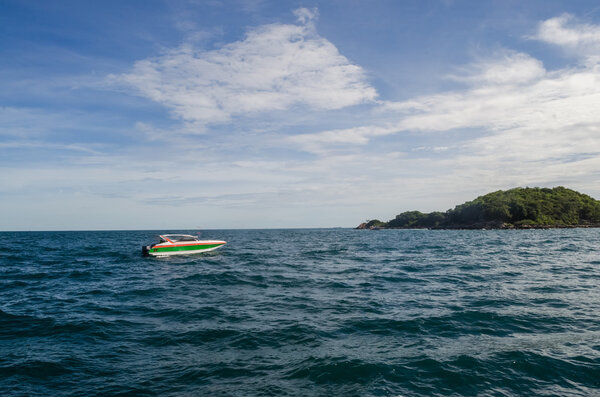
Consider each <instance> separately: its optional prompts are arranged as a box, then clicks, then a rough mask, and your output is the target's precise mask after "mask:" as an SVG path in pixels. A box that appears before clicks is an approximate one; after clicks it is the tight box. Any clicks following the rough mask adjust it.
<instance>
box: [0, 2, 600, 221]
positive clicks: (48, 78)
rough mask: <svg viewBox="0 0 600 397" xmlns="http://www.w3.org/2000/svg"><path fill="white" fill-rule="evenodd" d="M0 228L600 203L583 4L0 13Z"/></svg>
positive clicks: (8, 5)
mask: <svg viewBox="0 0 600 397" xmlns="http://www.w3.org/2000/svg"><path fill="white" fill-rule="evenodd" d="M0 59H1V62H0V87H2V89H1V90H0V167H1V168H2V170H1V174H2V178H1V179H0V181H1V182H2V183H0V204H1V205H0V230H64V229H74V230H78V229H171V228H175V229H187V228H263V227H334V226H355V225H357V224H358V223H360V222H362V221H364V220H366V219H373V218H379V219H382V220H388V219H391V218H393V217H394V216H395V215H396V214H398V213H400V212H402V211H407V210H413V209H418V210H421V211H432V210H440V211H444V210H446V209H449V208H452V207H454V206H455V205H457V204H460V203H462V202H464V201H466V200H469V199H472V198H474V197H476V196H478V195H481V194H485V193H487V192H490V191H494V190H498V189H507V188H512V187H516V186H548V187H552V186H557V185H563V186H567V187H571V188H573V189H576V190H579V191H581V192H584V193H587V194H590V195H592V196H593V197H596V198H600V184H599V183H598V182H599V176H600V172H599V171H600V157H599V153H600V111H598V110H599V109H600V6H599V5H598V3H597V2H596V1H577V2H571V1H527V2H522V1H458V0H456V1H452V0H446V1H441V0H440V1H417V0H415V1H335V0H333V1H331V0H330V1H266V0H264V1H262V0H255V1H219V0H213V1H199V0H196V1H194V0H188V1H183V0H182V1H128V2H122V1H102V2H92V1H51V2H49V1H26V0H20V1H10V0H2V1H0Z"/></svg>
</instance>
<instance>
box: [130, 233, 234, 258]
mask: <svg viewBox="0 0 600 397" xmlns="http://www.w3.org/2000/svg"><path fill="white" fill-rule="evenodd" d="M158 237H159V238H160V241H159V242H158V243H156V244H152V245H145V246H143V247H142V255H144V256H170V255H189V254H197V253H199V252H208V251H213V250H216V249H217V248H219V247H220V246H222V245H224V244H226V242H225V241H221V240H199V239H198V238H197V237H194V236H190V235H189V234H163V235H160V236H158Z"/></svg>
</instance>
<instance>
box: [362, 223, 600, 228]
mask: <svg viewBox="0 0 600 397" xmlns="http://www.w3.org/2000/svg"><path fill="white" fill-rule="evenodd" d="M367 225H368V224H367V222H363V223H361V224H360V225H358V226H357V227H355V228H354V229H355V230H402V229H404V230H406V229H423V230H532V229H591V228H600V224H585V225H513V224H510V223H501V224H497V223H495V222H493V223H485V224H480V223H477V224H472V225H452V226H444V227H418V226H417V227H387V226H367Z"/></svg>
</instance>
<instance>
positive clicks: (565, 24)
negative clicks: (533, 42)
mask: <svg viewBox="0 0 600 397" xmlns="http://www.w3.org/2000/svg"><path fill="white" fill-rule="evenodd" d="M533 38H534V39H537V40H541V41H544V42H546V43H550V44H554V45H558V46H561V47H563V48H565V49H567V50H569V51H572V52H575V53H578V54H579V55H581V56H584V57H593V58H595V59H596V61H597V60H598V59H599V58H598V54H599V52H600V26H597V25H591V24H586V23H580V22H579V21H578V20H577V19H576V18H575V17H574V16H572V15H570V14H563V15H561V16H559V17H556V18H550V19H548V20H545V21H543V22H541V23H540V24H539V26H538V30H537V33H536V35H535V36H533Z"/></svg>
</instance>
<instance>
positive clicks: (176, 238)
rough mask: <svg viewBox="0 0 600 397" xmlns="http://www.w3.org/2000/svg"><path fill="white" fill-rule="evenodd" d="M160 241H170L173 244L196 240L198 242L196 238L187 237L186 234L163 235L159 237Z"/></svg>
mask: <svg viewBox="0 0 600 397" xmlns="http://www.w3.org/2000/svg"><path fill="white" fill-rule="evenodd" d="M160 239H161V240H162V241H169V240H171V241H172V242H174V243H176V242H179V241H196V240H198V239H197V238H196V237H194V236H189V235H187V234H165V235H164V236H160ZM167 239H168V240H167Z"/></svg>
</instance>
